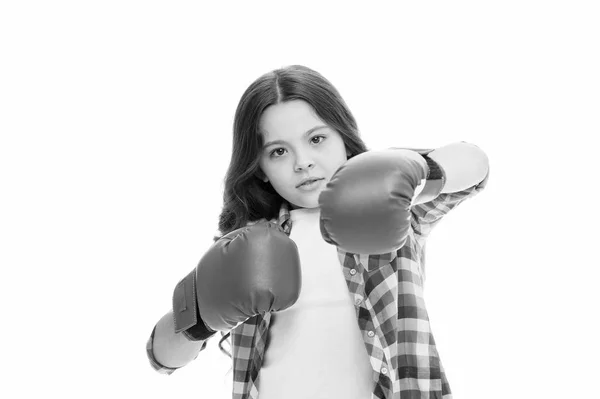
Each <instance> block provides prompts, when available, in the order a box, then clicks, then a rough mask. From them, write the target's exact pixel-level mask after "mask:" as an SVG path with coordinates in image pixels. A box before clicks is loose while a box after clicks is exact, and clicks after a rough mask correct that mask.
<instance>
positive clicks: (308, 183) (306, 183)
mask: <svg viewBox="0 0 600 399" xmlns="http://www.w3.org/2000/svg"><path fill="white" fill-rule="evenodd" d="M319 180H323V178H318V179H310V180H307V181H305V182H304V183H301V184H298V185H297V186H296V188H298V187H303V186H309V185H311V184H312V183H314V182H317V181H319Z"/></svg>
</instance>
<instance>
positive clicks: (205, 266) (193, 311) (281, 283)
mask: <svg viewBox="0 0 600 399" xmlns="http://www.w3.org/2000/svg"><path fill="white" fill-rule="evenodd" d="M301 282H302V279H301V270H300V257H299V254H298V247H297V246H296V243H294V241H292V240H291V239H290V238H289V237H288V236H287V235H286V234H285V232H284V231H283V230H282V229H281V227H280V226H279V225H277V224H276V223H272V222H268V221H267V222H260V223H257V224H254V225H251V226H246V227H242V228H240V229H237V230H234V231H232V232H230V233H229V234H226V235H225V236H223V237H221V238H220V239H219V240H218V241H216V242H215V243H214V244H213V245H212V246H211V247H210V248H209V250H208V251H207V252H206V253H205V255H204V256H203V257H202V259H201V260H200V262H199V263H198V266H197V267H196V268H195V269H194V270H193V271H192V272H191V273H190V274H188V276H186V277H185V278H184V279H183V280H181V281H180V282H179V284H177V286H176V287H175V291H174V293H173V315H174V318H175V331H176V332H182V331H183V332H186V334H185V335H186V336H187V337H188V338H189V339H192V340H194V339H196V340H197V339H199V338H206V333H214V332H216V331H229V330H231V329H233V328H235V327H236V326H237V325H239V324H240V323H243V322H245V321H246V320H247V319H249V318H250V317H253V316H255V315H258V314H264V313H266V312H277V311H280V310H284V309H287V308H289V307H290V306H292V305H293V304H294V303H295V302H296V301H297V300H298V297H299V296H300V288H301ZM198 323H202V325H201V327H202V328H200V331H202V330H204V331H205V334H203V336H201V337H197V336H195V335H194V334H193V331H194V330H196V331H198V328H197V324H198ZM204 327H206V329H204Z"/></svg>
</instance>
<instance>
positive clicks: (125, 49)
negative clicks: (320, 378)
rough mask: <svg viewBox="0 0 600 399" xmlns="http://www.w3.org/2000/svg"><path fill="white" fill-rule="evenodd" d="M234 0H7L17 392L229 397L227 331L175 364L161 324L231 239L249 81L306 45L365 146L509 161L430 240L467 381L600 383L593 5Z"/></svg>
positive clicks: (8, 268) (450, 351)
mask: <svg viewBox="0 0 600 399" xmlns="http://www.w3.org/2000/svg"><path fill="white" fill-rule="evenodd" d="M216 3H217V2H210V4H211V5H205V4H203V3H201V2H166V1H165V2H157V1H123V0H121V1H102V2H100V1H97V2H92V1H70V2H67V1H53V2H49V1H48V2H42V1H40V2H31V1H6V2H3V3H2V5H1V6H0V57H1V62H0V69H1V73H0V130H1V134H2V136H1V142H0V179H1V181H0V190H1V196H0V201H1V207H0V212H1V215H0V217H1V219H0V229H1V232H0V234H1V235H0V240H1V241H0V246H1V251H0V256H1V259H0V261H1V273H2V274H1V276H0V284H1V286H0V295H1V298H0V299H1V300H0V303H1V306H2V317H3V321H2V328H1V331H2V339H1V341H0V345H1V350H0V356H1V358H0V360H1V362H2V366H0V367H1V368H2V384H1V388H0V389H1V390H2V391H5V392H2V393H0V396H2V397H6V398H8V397H10V398H30V397H36V398H43V397H62V398H107V397H117V398H129V397H146V398H165V397H172V398H175V397H186V398H190V397H198V398H202V397H206V398H227V397H230V396H231V394H230V390H231V382H230V380H231V374H228V375H226V373H227V371H228V369H229V367H230V365H231V363H230V359H229V358H228V357H226V356H225V355H224V354H222V353H221V352H220V351H219V349H218V348H217V342H218V338H214V339H212V340H211V341H209V345H208V347H207V349H206V350H205V351H204V352H203V353H202V354H201V355H200V356H199V357H198V359H197V360H196V361H195V362H192V363H190V364H189V365H188V366H186V367H185V368H183V369H181V370H179V371H177V372H176V373H174V374H173V375H171V376H162V375H159V374H157V373H155V372H154V371H153V370H152V369H151V368H150V366H149V364H148V361H147V359H146V354H145V344H146V340H147V338H148V336H149V334H150V332H151V330H152V327H153V326H154V324H155V323H156V322H157V321H158V319H159V318H160V317H161V316H162V315H163V314H164V313H166V312H167V311H168V310H169V307H170V300H171V294H172V290H173V287H174V286H175V284H176V283H177V282H178V281H179V280H180V279H181V278H182V277H183V276H184V275H185V274H187V273H188V272H189V271H190V270H191V269H192V268H193V267H195V265H196V263H197V261H198V260H199V259H200V257H201V255H202V254H203V253H204V252H205V251H206V250H207V249H208V247H209V246H210V244H212V237H213V234H215V233H216V230H217V220H218V214H219V212H220V210H221V206H222V189H223V184H222V179H223V177H224V174H225V171H226V168H227V165H228V162H229V158H230V151H231V127H232V121H233V115H234V111H235V107H236V105H237V102H238V100H239V98H240V96H241V95H242V93H243V91H244V90H245V89H246V87H247V86H248V85H249V84H250V83H251V82H252V81H253V80H254V79H256V78H257V77H258V76H260V75H261V74H263V73H265V72H267V71H270V70H272V69H274V68H278V67H281V66H284V65H289V64H303V65H306V66H309V67H311V68H313V69H315V70H317V71H319V72H320V73H322V74H323V75H324V76H325V77H327V78H328V79H329V80H330V81H331V82H332V83H333V84H334V85H335V86H336V87H337V88H338V89H339V91H340V92H341V94H342V96H343V97H344V98H345V100H346V102H347V103H348V105H349V106H350V108H351V109H352V111H353V113H354V115H355V117H356V119H357V121H358V124H359V128H360V130H361V135H362V137H363V139H364V140H365V142H366V143H367V146H368V147H369V148H371V149H382V148H386V147H391V146H403V147H418V148H435V147H439V146H443V145H446V144H449V143H452V142H455V141H467V142H470V143H473V144H476V145H477V146H479V147H480V148H481V149H483V150H484V151H485V152H486V153H487V155H488V157H489V159H490V165H491V177H490V181H489V184H488V186H487V188H486V189H485V191H484V192H483V193H481V194H479V195H478V196H476V197H475V198H473V199H470V200H468V201H466V202H465V203H463V204H462V205H460V206H459V207H458V208H456V209H455V210H454V211H453V212H451V213H450V214H449V215H447V217H446V218H445V220H444V221H443V222H441V223H440V224H439V225H438V227H436V229H435V230H434V232H433V233H432V235H431V236H430V239H429V243H428V249H427V250H428V252H427V267H428V279H427V282H426V291H425V295H426V301H427V305H428V308H429V312H430V318H431V323H432V328H433V330H434V334H435V337H436V341H437V344H438V347H439V351H440V353H441V356H442V361H443V363H444V366H445V368H446V370H447V374H448V378H449V380H450V384H451V387H452V389H453V391H454V397H455V398H481V397H485V398H488V399H492V398H534V397H535V398H541V397H545V398H567V397H598V396H597V395H598V388H597V383H598V371H599V368H598V355H599V345H598V337H600V329H599V328H598V326H597V322H598V309H597V308H598V305H597V304H598V303H599V302H600V301H599V299H600V297H599V295H598V290H599V288H598V276H599V274H598V271H597V269H598V267H599V266H600V262H598V256H597V248H598V245H599V241H598V236H599V234H598V228H599V220H598V210H597V209H598V208H597V198H598V179H599V177H598V175H599V172H600V168H599V167H598V157H597V153H598V150H597V147H595V146H594V143H597V137H598V135H599V133H600V122H599V111H600V95H599V93H600V79H599V75H600V74H599V73H598V71H600V60H599V49H600V43H599V40H598V38H600V28H599V26H600V24H598V21H599V20H600V14H599V12H598V7H597V6H596V4H594V3H595V2H593V1H589V2H584V1H562V2H559V1H537V2H536V1H523V0H519V1H502V2H499V1H498V2H483V1H452V2H448V1H427V2H418V3H417V2H410V3H409V2H402V3H400V2H372V3H371V5H369V6H365V5H364V4H366V3H365V2H356V3H353V2H349V1H345V2H343V3H342V2H339V3H333V2H326V1H324V2H310V1H296V2H293V3H292V2H275V1H272V2H260V1H255V2H241V1H240V2H222V5H219V6H217V5H215V4H216ZM206 4H208V2H206ZM359 4H360V5H359Z"/></svg>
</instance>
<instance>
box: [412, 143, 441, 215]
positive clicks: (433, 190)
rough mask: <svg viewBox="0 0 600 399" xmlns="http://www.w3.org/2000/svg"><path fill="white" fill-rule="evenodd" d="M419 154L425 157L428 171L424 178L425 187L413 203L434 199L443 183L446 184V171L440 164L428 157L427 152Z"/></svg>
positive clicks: (439, 192)
mask: <svg viewBox="0 0 600 399" xmlns="http://www.w3.org/2000/svg"><path fill="white" fill-rule="evenodd" d="M428 152H429V151H428ZM421 156H422V157H423V158H425V161H426V162H427V166H428V172H427V178H426V180H425V187H424V188H423V190H422V191H421V192H420V193H419V195H418V196H417V197H416V198H415V199H414V200H413V205H416V204H422V203H424V202H429V201H432V200H434V199H435V198H437V197H438V195H440V194H441V192H442V190H443V189H444V185H445V184H446V172H445V171H444V169H443V168H442V167H441V166H440V164H439V163H437V162H436V161H434V160H433V159H431V158H429V156H428V155H427V153H421Z"/></svg>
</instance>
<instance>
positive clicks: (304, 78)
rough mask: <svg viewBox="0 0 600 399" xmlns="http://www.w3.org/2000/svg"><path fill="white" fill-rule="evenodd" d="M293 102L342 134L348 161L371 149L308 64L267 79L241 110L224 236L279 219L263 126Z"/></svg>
mask: <svg viewBox="0 0 600 399" xmlns="http://www.w3.org/2000/svg"><path fill="white" fill-rule="evenodd" d="M291 100H303V101H306V102H307V103H308V104H309V105H310V106H311V107H312V108H313V109H314V111H315V113H316V114H317V116H318V117H319V118H320V119H321V120H322V121H323V122H325V124H327V125H328V126H329V127H331V128H332V129H334V130H336V131H337V132H338V133H339V134H340V135H341V137H342V140H343V141H344V146H345V147H346V152H347V153H348V154H349V156H348V158H352V157H353V156H355V155H358V154H360V153H363V152H365V151H368V148H367V147H366V145H365V144H364V142H363V141H362V139H361V138H360V134H359V131H358V127H357V125H356V121H355V119H354V116H353V115H352V113H351V112H350V110H349V109H348V106H347V105H346V103H345V101H344V100H343V99H342V97H341V96H340V94H339V92H338V91H337V89H336V88H335V87H334V86H333V85H332V84H331V83H330V82H329V81H328V80H327V79H325V78H324V77H323V76H322V75H321V74H319V73H318V72H316V71H313V70H312V69H310V68H307V67H305V66H302V65H291V66H288V67H284V68H280V69H276V70H273V71H271V72H268V73H266V74H264V75H262V76H261V77H259V78H258V79H256V80H255V81H254V82H253V83H252V84H251V85H250V86H249V87H248V88H247V89H246V91H245V92H244V94H243V95H242V98H241V99H240V102H239V104H238V107H237V110H236V112H235V118H234V122H233V149H232V153H231V161H230V163H229V168H228V169H227V173H226V174H225V178H224V187H225V190H224V194H223V208H222V211H221V215H220V216H219V232H220V233H221V235H225V234H227V233H230V232H231V231H234V230H236V229H239V228H241V227H245V226H246V225H247V223H248V222H250V221H256V220H259V219H262V218H265V219H267V220H270V219H273V218H276V217H277V216H278V214H279V209H280V207H281V205H282V202H283V201H285V200H284V199H283V198H282V197H281V196H280V195H279V194H278V193H277V192H276V191H275V190H274V189H273V187H272V186H271V183H269V182H266V183H265V182H264V181H263V180H262V179H261V178H262V177H263V176H264V175H263V174H262V171H261V170H260V167H259V158H260V151H261V149H262V146H263V144H264V143H263V136H262V134H260V131H259V122H260V117H261V116H262V113H263V112H264V111H265V109H267V107H269V106H271V105H274V104H279V103H282V102H286V101H291ZM219 238H220V237H214V240H215V241H217V240H218V239H219ZM228 337H229V333H227V334H226V335H225V336H223V338H222V339H221V341H220V342H219V348H220V349H221V351H223V352H224V353H225V354H227V355H228V356H229V357H231V354H229V353H227V352H226V351H225V350H223V347H222V346H221V344H222V343H223V341H224V340H226V339H227V338H228Z"/></svg>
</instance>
